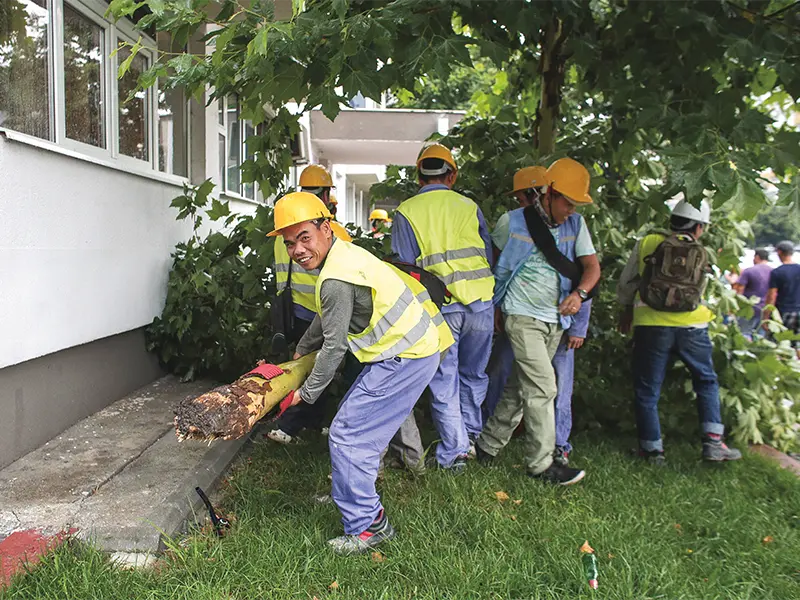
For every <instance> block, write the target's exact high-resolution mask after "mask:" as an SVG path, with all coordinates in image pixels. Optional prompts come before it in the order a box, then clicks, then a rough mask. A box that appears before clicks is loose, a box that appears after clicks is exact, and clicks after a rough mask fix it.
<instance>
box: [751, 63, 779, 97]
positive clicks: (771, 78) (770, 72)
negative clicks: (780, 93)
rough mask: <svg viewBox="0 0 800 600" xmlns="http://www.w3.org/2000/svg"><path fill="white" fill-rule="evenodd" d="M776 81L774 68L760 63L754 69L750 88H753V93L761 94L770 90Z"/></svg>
mask: <svg viewBox="0 0 800 600" xmlns="http://www.w3.org/2000/svg"><path fill="white" fill-rule="evenodd" d="M777 81H778V74H777V73H776V72H775V70H774V69H770V68H768V67H765V66H764V65H761V66H760V67H758V70H757V71H756V75H755V77H754V78H753V83H752V84H750V89H752V90H753V93H754V94H756V95H758V96H761V95H762V94H766V93H768V92H771V91H772V88H774V87H775V83H776V82H777Z"/></svg>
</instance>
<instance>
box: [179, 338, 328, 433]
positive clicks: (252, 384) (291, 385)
mask: <svg viewBox="0 0 800 600" xmlns="http://www.w3.org/2000/svg"><path fill="white" fill-rule="evenodd" d="M316 357H317V353H316V352H313V353H311V354H308V355H306V356H303V357H302V358H300V359H298V360H293V361H290V362H286V363H282V364H280V365H278V366H279V367H280V368H281V369H282V370H283V374H282V375H278V376H277V377H273V378H271V379H266V378H264V377H262V376H261V375H242V376H241V377H240V378H239V379H237V380H236V381H234V382H233V383H232V384H230V385H223V386H220V387H217V388H214V389H213V390H210V391H208V392H206V393H205V394H202V395H200V396H197V397H196V398H191V397H189V398H186V399H184V400H182V401H181V403H180V404H178V406H177V407H176V408H175V434H176V435H177V436H178V439H179V440H181V441H183V440H186V439H190V440H202V441H207V442H211V441H213V440H215V439H218V438H222V439H225V440H232V439H237V438H240V437H243V436H245V435H247V434H248V433H249V432H250V430H251V429H253V426H254V425H255V424H256V423H257V422H258V421H259V420H260V419H261V418H262V417H264V416H265V415H266V414H267V413H268V412H269V411H270V410H272V409H273V408H274V407H275V406H277V405H278V404H279V403H280V401H281V400H283V399H284V398H285V397H286V396H287V395H288V393H289V392H290V391H292V390H296V389H298V388H299V387H300V386H301V385H303V382H304V381H305V380H306V379H307V378H308V376H309V374H310V373H311V369H313V368H314V360H315V359H316Z"/></svg>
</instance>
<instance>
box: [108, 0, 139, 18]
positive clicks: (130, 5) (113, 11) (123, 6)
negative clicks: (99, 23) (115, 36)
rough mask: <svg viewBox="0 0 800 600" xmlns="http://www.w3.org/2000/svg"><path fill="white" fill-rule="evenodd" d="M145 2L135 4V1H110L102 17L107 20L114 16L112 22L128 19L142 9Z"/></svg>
mask: <svg viewBox="0 0 800 600" xmlns="http://www.w3.org/2000/svg"><path fill="white" fill-rule="evenodd" d="M145 4H147V2H136V1H135V0H111V2H110V3H109V5H108V8H107V9H106V12H105V14H104V16H105V17H106V18H108V17H109V16H110V15H113V16H114V22H116V21H118V20H119V19H121V18H122V17H130V16H132V15H133V13H135V12H136V11H137V10H139V9H140V8H141V7H143V6H144V5H145Z"/></svg>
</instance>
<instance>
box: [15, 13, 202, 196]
mask: <svg viewBox="0 0 800 600" xmlns="http://www.w3.org/2000/svg"><path fill="white" fill-rule="evenodd" d="M46 6H47V11H48V21H47V28H48V33H47V44H48V53H47V77H48V82H47V83H48V90H49V98H48V113H49V129H50V132H49V137H48V138H39V137H37V136H34V135H30V134H26V133H24V132H21V131H17V130H14V129H8V128H3V127H0V131H9V132H11V137H12V138H13V139H20V140H21V139H25V140H27V139H28V138H30V142H31V143H32V144H33V145H36V146H38V147H43V148H47V147H52V146H56V147H58V148H59V149H64V150H65V151H66V152H65V153H67V154H69V155H73V156H78V157H85V158H88V159H90V160H91V161H92V162H99V163H102V164H111V165H114V166H118V167H119V168H121V169H124V170H129V171H132V172H136V173H141V174H145V175H150V174H152V173H158V174H161V175H166V176H168V177H176V178H179V179H180V180H182V181H189V179H190V176H191V154H190V152H191V136H190V133H189V132H190V130H191V112H190V108H189V100H190V99H189V98H187V99H186V104H187V113H186V114H187V127H186V131H185V132H183V135H184V136H185V138H186V139H185V140H184V141H183V142H182V143H185V144H186V148H187V166H188V172H187V175H185V176H184V175H175V174H173V173H169V172H167V171H162V170H161V169H160V165H159V125H158V121H159V115H158V95H159V89H158V83H156V85H154V86H153V87H151V88H148V89H147V90H146V91H145V94H146V97H145V108H146V117H147V145H148V159H147V160H141V159H138V158H134V157H132V156H127V155H125V154H122V153H121V152H120V131H119V111H120V105H121V102H122V100H123V99H122V98H120V97H119V80H118V79H117V72H118V69H119V63H120V60H119V53H116V54H115V55H114V56H113V57H112V56H111V53H112V52H113V51H114V50H115V49H116V48H117V45H118V43H119V42H128V43H130V44H134V43H135V42H136V40H138V39H139V37H141V38H142V43H143V44H144V45H145V46H149V47H151V48H157V47H158V46H157V43H156V41H155V40H154V39H152V38H151V37H150V36H148V35H146V34H144V33H141V32H138V31H136V30H135V29H134V27H133V24H132V23H131V22H130V21H128V20H126V19H120V20H119V21H117V22H116V23H114V22H112V21H111V20H109V19H107V18H105V16H104V14H105V11H106V10H107V8H108V6H107V4H106V3H104V2H101V1H99V0H47V2H46ZM65 6H68V7H69V8H71V9H72V10H74V11H75V12H77V13H78V14H80V15H81V16H83V17H84V18H86V19H87V20H88V21H90V22H91V23H92V24H94V25H96V26H98V27H99V28H100V29H101V30H102V40H103V46H104V47H103V63H102V75H101V86H102V89H101V94H102V102H103V103H104V106H103V130H104V131H103V141H104V143H105V147H99V146H93V145H92V144H88V143H85V142H81V141H79V140H74V139H71V138H69V137H68V136H67V131H66V128H67V123H66V115H67V108H66V82H65V77H66V73H65V65H64V57H65V52H64V40H65V38H64V19H65V16H66V8H65ZM138 55H141V56H143V57H145V60H146V61H147V67H148V68H149V67H150V66H152V65H153V64H154V62H155V60H156V58H157V57H156V53H155V52H153V51H152V50H150V49H148V48H142V49H140V50H139V52H138Z"/></svg>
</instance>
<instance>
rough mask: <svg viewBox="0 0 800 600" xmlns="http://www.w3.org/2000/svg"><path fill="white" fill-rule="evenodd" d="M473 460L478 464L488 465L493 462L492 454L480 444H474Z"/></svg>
mask: <svg viewBox="0 0 800 600" xmlns="http://www.w3.org/2000/svg"><path fill="white" fill-rule="evenodd" d="M475 460H477V461H478V464H480V465H483V466H484V467H488V466H489V465H491V464H492V463H493V462H494V456H493V455H491V454H489V453H488V452H487V451H486V450H484V449H483V448H481V446H480V444H475Z"/></svg>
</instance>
